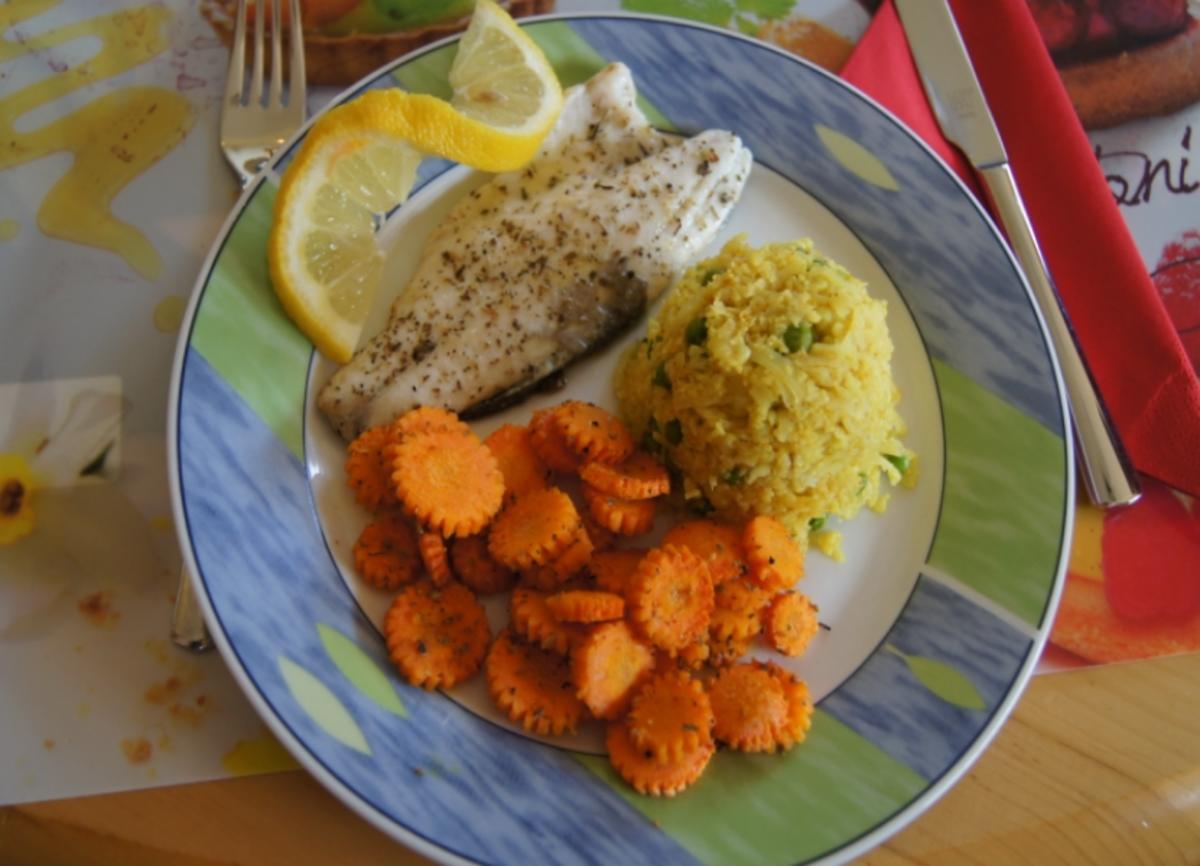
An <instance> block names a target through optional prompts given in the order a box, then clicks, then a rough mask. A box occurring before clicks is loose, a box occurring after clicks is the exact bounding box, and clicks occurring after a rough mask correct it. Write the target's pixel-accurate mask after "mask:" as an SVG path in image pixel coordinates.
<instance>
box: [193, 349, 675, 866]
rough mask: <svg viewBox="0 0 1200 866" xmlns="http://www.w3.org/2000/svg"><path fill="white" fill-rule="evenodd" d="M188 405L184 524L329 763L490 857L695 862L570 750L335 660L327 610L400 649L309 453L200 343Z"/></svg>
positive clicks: (264, 691)
mask: <svg viewBox="0 0 1200 866" xmlns="http://www.w3.org/2000/svg"><path fill="white" fill-rule="evenodd" d="M180 407H181V409H180V418H179V454H180V464H181V467H180V471H181V478H182V485H181V487H182V490H183V502H184V510H185V514H186V518H187V527H188V532H189V534H190V536H191V538H192V540H193V544H194V550H195V555H196V561H197V563H198V566H199V569H200V573H201V576H202V577H203V580H204V583H205V587H206V590H207V592H208V594H209V597H210V599H211V600H212V603H213V605H214V607H215V610H216V612H217V617H218V619H219V626H220V628H221V630H222V631H224V633H225V634H226V635H227V636H228V638H229V642H230V644H231V645H232V646H233V647H235V652H236V655H237V662H238V663H239V664H240V665H241V666H242V667H243V669H244V670H245V672H246V674H247V675H248V676H249V678H250V679H251V680H252V681H253V682H254V684H255V687H256V689H257V690H258V692H259V693H260V695H261V696H262V697H263V698H264V699H265V700H266V702H267V703H268V704H269V705H270V706H271V708H272V711H273V712H274V713H275V715H276V716H277V717H278V718H279V719H280V720H281V721H282V722H283V724H284V725H286V726H287V728H288V729H289V730H290V731H291V732H292V733H293V734H294V735H295V736H296V737H297V739H298V740H300V741H301V742H302V743H304V744H305V746H306V747H307V749H308V750H309V752H310V754H311V755H312V757H313V758H315V759H316V761H318V762H319V763H320V764H322V765H323V766H324V767H325V769H326V770H327V771H328V772H329V773H330V774H331V775H333V776H335V777H337V778H339V779H340V780H341V781H342V782H343V783H344V784H346V785H347V786H348V787H349V788H351V789H352V790H354V791H357V792H359V794H360V795H361V797H362V798H363V800H365V801H366V803H367V804H369V805H370V806H371V807H373V808H374V809H376V810H377V811H379V812H381V813H383V814H384V815H387V816H388V817H390V818H391V819H392V820H394V821H395V822H397V824H399V825H400V826H403V827H405V828H407V829H409V830H410V831H412V832H413V833H416V834H418V835H419V836H422V837H424V838H425V839H427V840H443V841H444V842H445V841H448V840H453V841H452V843H451V844H452V845H453V850H454V852H455V853H457V854H459V855H461V856H463V857H467V858H470V859H473V860H478V861H481V862H485V863H544V862H552V863H562V864H612V863H635V862H637V863H655V864H668V863H678V864H689V866H690V864H694V863H695V862H696V861H695V860H694V858H693V857H692V856H691V855H690V854H688V853H687V852H686V851H685V850H684V849H683V848H681V847H680V846H679V845H678V844H677V843H675V842H674V841H673V840H672V839H671V838H670V837H668V836H667V835H666V834H664V833H662V832H661V831H659V830H657V829H655V828H654V827H653V826H652V825H651V824H650V823H649V822H648V821H646V820H645V819H644V818H643V817H641V816H640V815H639V814H638V813H637V812H636V811H635V810H633V809H632V808H630V807H629V806H628V805H627V804H626V803H625V802H624V801H623V800H622V799H621V798H620V797H619V796H618V794H617V793H616V791H614V790H613V789H611V788H609V787H608V786H606V785H604V784H603V783H601V782H599V781H598V780H597V779H596V778H595V777H594V776H593V775H592V774H591V773H590V772H588V770H586V769H585V768H584V767H583V766H582V765H580V764H579V763H578V762H577V761H576V760H575V759H574V758H573V757H572V755H571V754H570V753H568V752H566V751H561V750H558V749H552V748H547V747H546V746H543V745H541V744H539V743H536V742H533V741H531V740H527V739H525V738H524V737H521V736H518V735H516V734H513V733H510V732H508V731H506V730H504V729H502V728H500V727H498V726H496V725H493V724H491V723H489V722H487V721H484V720H482V719H479V718H477V717H475V716H473V715H471V714H470V713H468V712H466V711H464V710H462V709H460V708H459V707H458V706H457V705H455V704H454V703H452V702H451V701H449V700H448V699H446V698H445V697H443V696H442V695H440V694H437V693H432V694H431V693H428V692H424V691H421V690H419V689H414V688H411V687H409V686H407V685H403V684H401V683H400V682H399V681H398V680H397V688H398V691H399V692H400V695H401V698H402V700H403V701H404V703H405V705H406V706H407V708H408V711H409V718H407V719H401V718H399V717H397V716H395V715H393V714H392V713H390V712H388V711H387V710H385V709H383V708H381V707H380V706H379V705H377V704H375V703H374V702H373V701H371V700H370V699H369V698H367V697H366V696H364V695H362V694H361V693H360V692H359V691H358V690H357V689H356V688H355V687H354V686H352V685H351V684H350V683H349V682H348V681H347V680H345V679H344V678H343V677H342V676H341V674H340V672H339V671H338V670H337V668H336V667H335V666H334V664H333V663H332V662H331V661H330V659H329V657H328V656H327V654H326V652H325V650H324V648H323V646H322V644H321V641H320V638H319V634H318V632H317V625H318V623H324V624H326V625H329V626H332V627H333V628H335V629H337V630H339V631H341V632H342V633H343V634H346V635H348V636H352V637H354V638H355V640H356V641H357V642H358V644H359V646H361V647H362V648H363V650H364V651H365V652H367V653H368V654H369V655H370V656H371V658H372V659H373V660H374V661H375V662H376V663H377V664H379V665H380V666H381V667H383V668H385V669H388V668H389V663H388V662H387V659H386V657H385V653H384V649H383V646H382V643H381V641H380V640H379V639H378V637H377V636H376V635H375V633H374V630H373V629H372V627H371V625H370V624H369V623H367V622H366V621H365V620H364V619H363V617H362V616H361V615H360V613H359V612H358V609H357V607H356V605H355V604H354V603H353V600H352V599H351V597H350V594H349V592H348V591H347V589H346V588H345V585H344V584H343V582H342V580H341V578H340V576H339V575H338V574H337V572H336V570H335V569H334V566H333V565H332V563H330V561H329V559H328V556H327V554H326V551H325V547H324V544H323V542H322V539H321V534H320V530H319V528H318V526H317V522H316V515H315V512H314V510H313V503H312V500H311V496H310V493H309V486H308V481H307V479H306V477H305V474H304V470H303V467H302V465H301V464H300V462H299V461H298V460H297V459H296V458H295V457H294V456H293V455H292V454H291V453H290V452H289V451H288V450H287V449H286V448H285V447H284V446H283V444H282V443H281V442H280V440H279V439H278V438H277V437H276V436H275V435H274V434H273V433H272V432H271V431H270V430H269V429H268V428H267V427H266V426H265V425H264V424H263V423H262V422H261V421H260V420H259V418H258V416H257V415H256V414H255V413H254V412H253V411H252V410H251V409H250V408H249V407H248V406H247V405H246V404H245V403H244V402H243V401H242V400H241V399H240V398H239V397H238V396H237V395H236V394H235V393H234V392H233V391H232V389H231V388H230V387H229V386H228V385H226V384H225V382H224V381H223V380H221V379H220V378H219V377H218V376H217V375H216V373H215V372H214V370H213V369H212V367H211V366H210V365H209V364H208V362H207V361H205V360H204V358H203V356H201V355H200V354H198V353H197V352H196V351H195V350H189V351H188V355H187V359H186V362H185V367H184V374H183V379H182V394H181V399H180ZM264 598H268V599H270V601H269V603H264V601H263V599H264ZM280 654H284V655H286V657H287V658H288V659H289V660H291V661H292V662H294V663H296V664H298V665H300V666H301V667H302V668H304V669H305V670H307V671H308V672H309V673H311V674H312V675H314V676H315V677H316V678H318V679H319V680H320V681H321V682H323V683H324V684H325V685H326V686H327V687H328V688H329V689H330V690H331V691H332V692H333V694H334V695H335V696H336V698H337V699H338V701H340V702H341V704H342V705H343V706H344V707H345V708H346V709H347V710H348V712H349V713H350V716H351V718H353V720H354V722H355V723H356V724H357V725H358V727H359V728H360V729H361V731H362V734H363V736H364V738H365V739H366V742H367V745H368V747H369V749H370V752H371V754H370V755H363V754H360V753H359V752H357V751H354V750H353V749H350V748H348V747H346V746H344V745H342V744H340V743H339V742H338V741H336V740H335V739H333V738H332V737H330V736H329V735H328V734H327V733H325V732H324V731H323V729H322V728H321V727H320V726H319V725H318V724H316V723H315V722H314V721H313V719H312V718H311V717H310V716H308V715H307V714H306V712H305V711H304V710H303V709H302V708H301V706H300V705H299V704H298V703H297V701H296V699H295V698H294V696H293V695H292V693H291V692H290V691H289V689H288V687H287V685H286V683H285V682H284V681H283V679H282V677H281V676H280V673H279V657H280ZM613 828H620V832H619V833H614V832H613ZM581 840H586V844H581ZM435 844H437V843H435Z"/></svg>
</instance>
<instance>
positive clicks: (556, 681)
mask: <svg viewBox="0 0 1200 866" xmlns="http://www.w3.org/2000/svg"><path fill="white" fill-rule="evenodd" d="M484 669H485V672H486V674H487V681H488V691H489V692H490V693H491V695H492V700H493V701H495V702H496V706H498V707H499V708H500V709H501V710H503V711H504V713H505V714H506V715H507V716H508V717H509V718H510V719H512V720H513V721H514V722H520V723H521V726H522V727H523V728H525V730H527V731H532V732H533V733H536V734H543V735H558V734H562V733H565V732H571V733H574V731H575V728H576V727H577V726H578V724H579V720H580V719H581V718H583V716H584V714H585V713H586V712H587V708H586V707H584V705H583V702H582V701H581V700H579V698H578V697H576V696H575V690H574V686H573V685H572V683H571V671H570V667H569V666H568V664H567V660H566V659H565V658H563V657H562V656H561V655H556V654H554V653H551V652H547V651H546V650H544V649H540V648H538V647H535V646H532V645H530V644H527V643H524V642H522V641H521V640H519V639H518V638H516V637H515V636H514V635H513V633H512V632H511V631H509V630H508V629H505V630H504V631H502V632H500V634H499V635H497V636H496V639H495V640H494V641H493V642H492V647H491V649H490V650H489V651H488V655H487V661H486V662H485V664H484Z"/></svg>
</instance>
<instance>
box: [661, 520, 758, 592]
mask: <svg viewBox="0 0 1200 866" xmlns="http://www.w3.org/2000/svg"><path fill="white" fill-rule="evenodd" d="M662 543H663V544H676V545H680V546H682V547H686V548H688V549H689V550H691V551H692V553H694V554H696V556H698V557H700V558H701V559H703V560H704V562H705V564H706V565H707V566H708V573H709V574H710V575H711V576H712V579H713V583H715V584H721V583H724V582H725V581H727V580H733V579H734V578H735V577H742V576H743V575H745V574H746V572H747V571H749V569H750V567H749V566H748V565H747V564H746V558H745V556H743V555H742V529H741V528H740V527H737V526H730V525H729V524H728V523H717V522H716V521H715V520H689V521H686V522H685V523H677V524H676V525H675V526H672V527H671V528H670V529H668V530H667V533H666V535H664V536H663V540H662Z"/></svg>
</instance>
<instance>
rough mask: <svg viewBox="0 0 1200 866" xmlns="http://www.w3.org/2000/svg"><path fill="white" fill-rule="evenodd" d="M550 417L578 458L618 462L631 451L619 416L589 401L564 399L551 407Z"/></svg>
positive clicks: (630, 436)
mask: <svg viewBox="0 0 1200 866" xmlns="http://www.w3.org/2000/svg"><path fill="white" fill-rule="evenodd" d="M552 418H553V420H554V425H555V426H556V427H557V428H558V430H559V432H560V433H561V434H562V437H563V440H564V441H565V442H566V443H567V447H568V448H570V449H571V451H572V452H574V453H575V454H576V455H578V457H579V458H580V459H581V460H584V461H588V460H599V461H603V462H605V463H620V462H621V461H622V460H624V459H625V458H627V457H629V455H631V454H632V453H633V449H634V441H633V435H632V434H631V433H630V432H629V430H628V428H626V426H625V425H624V424H623V423H622V422H621V419H620V418H618V417H617V416H616V415H614V414H612V413H611V412H609V411H607V410H605V409H601V408H600V407H599V406H596V405H595V404H593V403H584V402H582V401H580V400H568V401H566V402H565V403H560V404H558V405H557V406H555V407H554V409H553V410H552Z"/></svg>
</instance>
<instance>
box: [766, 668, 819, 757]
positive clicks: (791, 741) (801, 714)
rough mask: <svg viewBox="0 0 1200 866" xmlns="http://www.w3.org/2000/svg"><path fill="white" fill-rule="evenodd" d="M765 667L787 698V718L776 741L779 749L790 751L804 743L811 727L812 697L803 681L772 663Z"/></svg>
mask: <svg viewBox="0 0 1200 866" xmlns="http://www.w3.org/2000/svg"><path fill="white" fill-rule="evenodd" d="M765 667H766V669H767V671H768V672H769V673H770V674H771V676H773V677H775V679H776V680H777V681H778V682H779V684H780V685H781V686H783V692H784V695H785V696H786V697H787V707H788V709H787V718H786V720H785V721H784V723H783V727H782V728H780V731H779V735H778V737H777V738H776V739H778V741H779V746H780V748H783V749H790V748H791V747H792V746H794V745H796V744H797V743H802V742H804V740H805V738H806V737H807V736H808V731H809V729H810V728H811V727H812V716H813V703H812V696H811V695H809V692H808V684H807V683H805V682H804V680H802V679H799V678H797V677H796V676H794V675H793V674H792V673H790V672H789V671H786V670H784V669H783V668H781V667H780V666H779V665H777V664H775V663H774V662H767V663H766V665H765Z"/></svg>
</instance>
